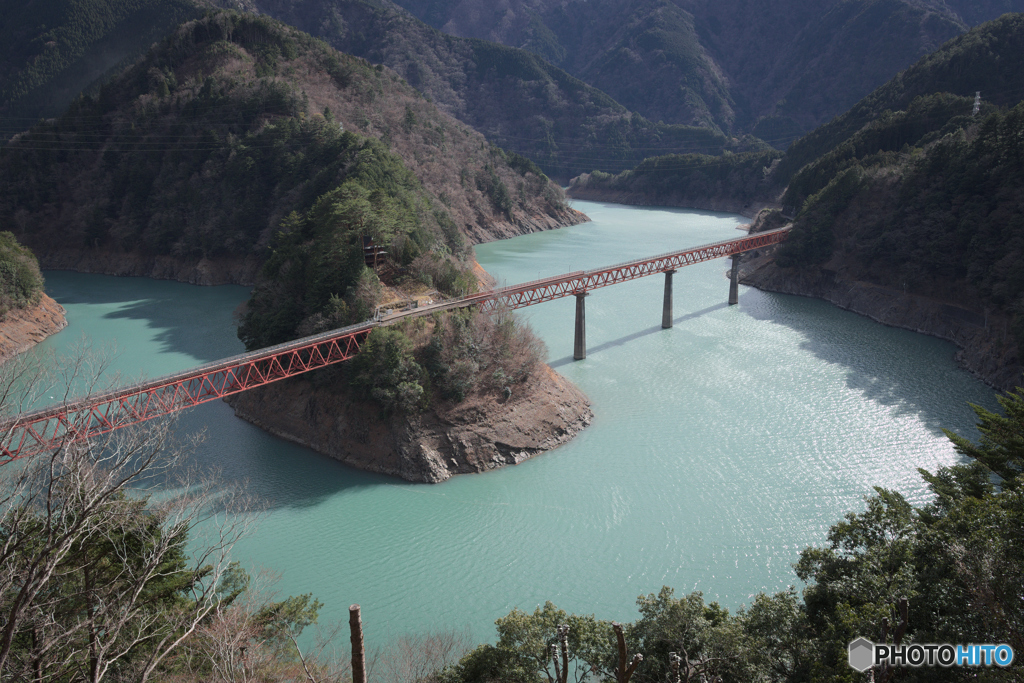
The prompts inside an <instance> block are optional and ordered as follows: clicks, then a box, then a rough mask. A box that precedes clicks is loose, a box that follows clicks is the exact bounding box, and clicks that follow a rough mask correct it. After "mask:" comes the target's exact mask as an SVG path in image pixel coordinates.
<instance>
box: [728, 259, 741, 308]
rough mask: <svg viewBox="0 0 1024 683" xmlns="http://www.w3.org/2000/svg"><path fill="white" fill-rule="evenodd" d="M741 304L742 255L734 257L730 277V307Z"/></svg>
mask: <svg viewBox="0 0 1024 683" xmlns="http://www.w3.org/2000/svg"><path fill="white" fill-rule="evenodd" d="M739 302H740V254H733V255H732V273H730V275H729V305H730V306H734V305H736V304H738V303H739Z"/></svg>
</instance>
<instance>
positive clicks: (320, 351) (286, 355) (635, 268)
mask: <svg viewBox="0 0 1024 683" xmlns="http://www.w3.org/2000/svg"><path fill="white" fill-rule="evenodd" d="M788 233H789V228H788V227H787V228H780V229H778V230H772V231H766V232H762V233H756V234H754V235H748V236H746V237H741V238H739V239H734V240H727V241H724V242H716V243H714V244H706V245H703V246H700V247H695V248H692V249H686V250H684V251H677V252H672V253H670V254H662V255H660V256H654V257H652V258H644V259H637V260H635V261H628V262H626V263H620V264H617V265H614V266H609V267H607V268H599V269H596V270H588V271H576V272H572V273H567V274H564V275H559V276H556V277H549V278H544V279H542V280H536V281H533V282H527V283H523V284H520V285H513V286H511V287H502V288H499V289H494V290H490V291H487V292H481V293H478V294H472V295H470V296H467V297H462V298H460V299H454V300H451V301H445V302H441V303H437V304H433V305H430V306H425V307H420V308H414V309H410V310H405V311H400V312H397V313H392V314H390V315H387V316H385V317H383V318H382V319H379V320H373V321H367V322H364V323H360V324H358V325H351V326H349V327H344V328H341V329H337V330H332V331H330V332H324V333H322V334H318V335H313V336H311V337H304V338H302V339H298V340H296V341H292V342H287V343H285V344H279V345H277V346H271V347H268V348H265V349H260V350H259V351H253V352H251V353H244V354H241V355H238V356H233V357H231V358H225V359H223V360H219V361H215V362H213V363H208V364H206V365H201V366H199V367H196V368H192V369H190V370H186V371H184V372H179V373H177V374H173V375H168V376H166V377H160V378H157V379H153V380H147V381H144V382H140V383H138V384H134V385H131V386H127V387H123V388H120V389H117V390H114V391H109V392H106V393H100V394H96V395H91V396H88V397H86V398H83V399H78V400H74V401H70V402H67V403H64V404H61V405H57V406H52V407H49V408H43V409H41V410H36V411H32V412H29V413H23V414H21V415H19V416H17V417H15V418H14V419H13V420H10V421H8V422H6V423H5V424H3V425H0V465H3V464H6V463H8V462H11V461H13V460H15V459H17V458H21V457H25V456H28V455H32V454H35V453H39V452H42V451H46V450H50V449H54V448H58V447H60V446H61V445H62V444H65V443H67V442H69V441H71V440H73V439H81V438H90V437H93V436H99V435H101V434H106V433H109V432H111V431H113V430H115V429H118V428H121V427H126V426H128V425H132V424H138V423H140V422H143V421H145V420H150V419H153V418H156V417H161V416H163V415H167V414H169V413H172V412H174V411H177V410H181V409H183V408H189V407H192V406H196V405H199V404H200V403H206V402H209V401H213V400H216V399H221V398H224V397H226V396H231V395H232V394H237V393H240V392H243V391H247V390H249V389H253V388H255V387H259V386H263V385H265V384H270V383H271V382H276V381H278V380H282V379H286V378H288V377H294V376H296V375H301V374H303V373H306V372H309V371H311V370H316V369H318V368H322V367H326V366H328V365H333V364H335V363H340V362H343V361H346V360H348V359H350V358H352V357H353V356H355V355H356V354H357V353H359V350H360V348H361V347H362V345H363V342H365V341H366V337H367V336H368V335H369V334H370V332H371V330H373V328H375V327H378V326H381V325H390V324H393V323H395V322H397V321H399V320H402V319H404V318H407V317H416V316H422V315H427V314H430V313H433V312H434V311H439V310H450V309H453V308H464V307H467V306H480V307H481V308H483V309H485V310H486V309H494V308H499V307H506V308H509V309H516V308H522V307H524V306H532V305H534V304H539V303H543V302H545V301H551V300H553V299H558V298H561V297H565V296H571V295H576V296H577V321H576V322H577V329H576V335H577V338H576V345H577V353H576V354H575V357H576V358H584V357H585V356H586V351H585V341H584V343H583V352H582V355H581V354H580V353H579V347H580V338H581V330H582V329H583V328H582V313H581V311H582V297H583V296H586V293H587V292H588V291H589V290H592V289H597V288H599V287H607V286H609V285H614V284H618V283H620V282H627V281H629V280H635V279H637V278H641V277H647V276H649V275H655V274H657V273H665V274H666V290H665V292H666V294H665V316H664V318H663V320H667V321H668V323H667V324H666V323H665V322H663V326H665V327H670V326H671V275H672V273H674V272H675V271H676V270H678V269H679V268H683V267H685V266H689V265H694V264H697V263H702V262H704V261H709V260H711V259H716V258H722V257H726V256H735V255H737V254H741V253H743V252H747V251H751V250H754V249H759V248H763V247H768V246H772V245H775V244H778V243H779V242H781V241H782V240H784V239H785V238H786V236H787V234H788ZM737 263H738V259H734V260H733V290H735V281H736V277H735V276H736V264H737ZM733 298H734V296H733ZM730 302H731V303H735V302H733V301H732V300H731V299H730Z"/></svg>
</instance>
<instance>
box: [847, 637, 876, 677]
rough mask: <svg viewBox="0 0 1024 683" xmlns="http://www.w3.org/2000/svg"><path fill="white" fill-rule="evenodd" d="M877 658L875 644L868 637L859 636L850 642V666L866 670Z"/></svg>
mask: <svg viewBox="0 0 1024 683" xmlns="http://www.w3.org/2000/svg"><path fill="white" fill-rule="evenodd" d="M874 660H875V644H874V643H872V642H871V641H870V640H868V639H867V638H858V639H857V640H855V641H853V642H852V643H850V666H851V667H853V668H854V669H856V670H857V671H860V672H864V671H867V670H868V669H870V668H871V665H872V664H873V663H874Z"/></svg>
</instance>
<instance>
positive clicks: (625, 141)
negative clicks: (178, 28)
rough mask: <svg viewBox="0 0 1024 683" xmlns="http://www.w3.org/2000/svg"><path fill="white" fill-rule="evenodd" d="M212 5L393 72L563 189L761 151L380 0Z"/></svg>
mask: <svg viewBox="0 0 1024 683" xmlns="http://www.w3.org/2000/svg"><path fill="white" fill-rule="evenodd" d="M222 4H226V5H233V6H236V7H239V8H242V9H249V10H255V11H259V12H262V13H266V14H269V15H270V16H273V17H275V18H277V19H280V20H281V21H284V22H286V23H289V24H291V25H293V26H297V27H299V28H300V29H302V30H305V31H308V32H310V33H311V34H313V35H316V36H318V37H320V38H322V39H324V40H325V41H327V42H328V43H330V44H331V45H332V46H333V47H335V48H337V49H339V50H341V51H342V52H347V53H350V54H354V55H357V56H360V57H363V58H365V59H368V60H369V61H371V62H374V63H379V64H384V65H386V66H388V67H390V68H392V69H394V70H395V71H396V72H397V73H399V74H400V75H402V76H403V77H404V78H405V79H406V80H407V81H408V82H409V83H410V84H411V85H412V86H414V87H415V88H417V89H419V90H420V91H422V92H423V93H424V94H426V95H427V96H428V97H429V98H430V99H431V100H432V101H433V102H434V103H435V104H437V105H438V106H439V107H440V108H441V109H443V110H444V111H446V112H448V113H449V114H451V115H452V116H455V117H456V118H458V119H459V120H460V121H462V122H464V123H466V124H468V125H470V126H472V127H473V128H475V129H476V130H478V131H480V132H481V133H483V134H484V135H485V136H486V137H487V139H488V140H490V141H491V142H493V143H495V144H497V145H500V146H502V147H503V148H505V149H510V150H514V151H516V152H518V153H520V154H523V155H525V156H527V157H529V158H530V159H532V160H533V161H535V162H536V163H537V164H539V165H540V166H541V167H542V168H543V169H544V170H545V171H546V172H547V173H548V174H550V175H552V176H554V177H556V178H559V179H561V180H564V181H567V180H568V179H569V178H571V177H572V176H574V175H577V174H579V173H585V172H589V171H592V170H594V169H600V170H603V171H610V172H618V171H621V170H624V169H626V168H630V167H632V166H634V165H636V164H637V163H639V162H640V161H641V160H642V159H644V158H645V157H647V156H650V155H651V154H655V153H670V152H676V153H704V154H720V153H721V152H722V151H724V150H726V149H730V150H736V151H738V150H743V149H749V148H750V147H751V146H755V147H757V146H761V145H760V143H758V142H756V141H753V140H733V139H732V138H730V137H727V136H726V135H724V134H723V133H722V132H721V131H720V130H718V128H717V127H716V126H715V124H714V120H713V117H710V116H709V117H705V118H703V119H700V120H695V121H694V123H697V124H700V125H701V127H694V126H682V125H667V124H661V123H658V124H656V123H652V122H651V121H648V120H647V119H645V118H644V117H642V116H639V115H637V114H635V113H633V112H630V111H629V110H627V109H626V108H625V107H623V106H622V105H621V104H619V103H618V102H616V101H614V100H613V99H612V98H611V97H609V96H608V95H606V94H605V93H603V92H601V91H600V90H598V89H596V88H594V87H592V86H589V85H587V84H586V83H584V82H582V81H580V80H579V79H577V78H575V77H573V76H570V75H569V74H567V73H566V72H565V71H563V70H562V69H559V68H557V67H555V66H552V65H551V64H550V63H548V62H546V61H544V60H543V59H541V58H540V57H538V56H537V55H536V54H533V53H532V52H529V51H526V50H520V49H516V48H510V47H506V46H503V45H500V44H497V43H493V42H488V41H483V40H474V39H466V38H458V37H453V36H450V35H445V34H443V33H441V32H440V31H437V30H435V29H433V28H431V27H429V26H427V25H426V24H424V23H423V22H421V21H419V20H417V19H415V18H413V17H412V16H410V15H409V14H408V13H407V12H405V11H404V10H402V9H401V8H398V7H396V6H394V5H391V4H390V3H387V2H384V1H383V0H244V1H242V2H239V1H237V0H225V2H223V3H222ZM650 96H651V97H656V96H657V92H652V93H651V95H650Z"/></svg>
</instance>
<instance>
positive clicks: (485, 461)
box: [229, 365, 593, 484]
mask: <svg viewBox="0 0 1024 683" xmlns="http://www.w3.org/2000/svg"><path fill="white" fill-rule="evenodd" d="M229 403H231V405H232V407H233V408H234V409H235V414H236V415H238V416H239V417H241V418H243V419H245V420H248V421H249V422H251V423H253V424H255V425H257V426H258V427H260V428H262V429H264V430H266V431H268V432H270V433H271V434H274V435H276V436H280V437H282V438H285V439H288V440H289V441H294V442H295V443H299V444H302V445H303V446H306V447H308V448H311V449H313V450H315V451H317V452H318V453H323V454H324V455H329V456H330V457H332V458H335V459H337V460H340V461H341V462H343V463H345V464H346V465H350V466H352V467H355V468H357V469H361V470H365V471H367V472H376V473H380V474H388V475H392V476H396V477H401V478H402V479H406V480H408V481H414V482H425V483H431V484H434V483H439V482H442V481H445V480H446V479H448V478H450V477H451V476H452V475H455V474H467V473H476V472H486V471H487V470H492V469H496V468H498V467H503V466H505V465H518V464H519V463H521V462H523V461H524V460H526V459H528V458H530V457H532V456H534V455H538V454H540V453H543V452H545V451H549V450H551V449H553V448H555V447H557V446H560V445H562V444H563V443H566V442H568V441H569V440H571V439H572V438H573V437H574V436H576V435H577V434H578V433H579V432H580V431H582V430H583V428H584V427H586V426H587V425H589V424H590V421H591V420H592V419H593V412H592V411H591V409H590V402H589V401H588V400H587V397H586V396H584V395H583V393H582V392H581V391H580V390H579V389H577V388H576V387H574V386H573V385H572V384H570V383H569V381H568V380H566V379H565V378H563V377H562V376H560V375H559V374H558V373H556V372H555V371H554V370H552V369H551V368H550V367H548V366H547V365H543V366H542V368H541V371H540V372H537V373H535V375H534V376H533V377H531V378H530V379H529V380H528V381H527V382H526V383H524V384H521V385H518V386H517V388H516V390H515V391H514V392H513V393H512V395H511V396H510V397H508V398H504V397H501V396H495V395H493V394H491V395H488V394H476V395H473V396H469V397H467V398H466V400H464V401H461V402H459V403H451V402H446V403H443V404H440V405H437V406H434V407H432V408H431V409H430V410H428V411H426V412H423V413H415V414H400V415H392V416H385V415H383V414H382V413H381V410H380V408H379V407H378V406H376V405H375V404H373V403H370V402H366V401H360V400H358V399H356V398H355V397H354V396H353V395H352V392H351V391H350V390H348V389H345V388H340V387H338V386H336V385H323V384H321V385H318V384H317V383H316V382H315V381H314V380H311V379H307V378H304V377H296V378H293V379H290V380H286V381H283V382H277V383H274V384H270V385H267V386H265V387H262V388H260V389H255V390H253V391H248V392H246V393H244V394H239V395H237V396H235V397H232V398H231V399H230V400H229Z"/></svg>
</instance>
